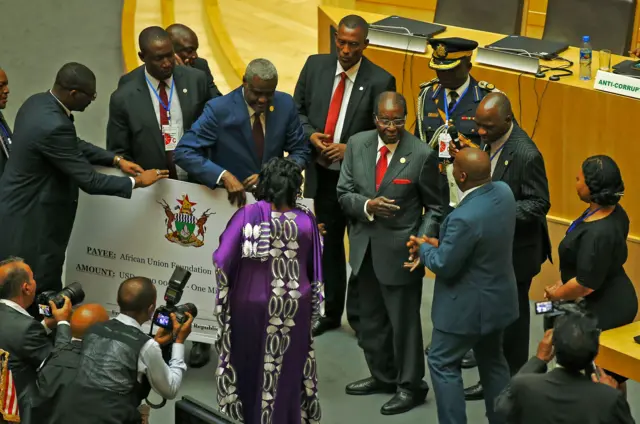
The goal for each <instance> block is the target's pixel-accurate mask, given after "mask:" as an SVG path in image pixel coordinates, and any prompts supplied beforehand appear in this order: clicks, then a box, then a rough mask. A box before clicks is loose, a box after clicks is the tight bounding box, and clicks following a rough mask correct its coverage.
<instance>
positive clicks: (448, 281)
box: [420, 182, 518, 335]
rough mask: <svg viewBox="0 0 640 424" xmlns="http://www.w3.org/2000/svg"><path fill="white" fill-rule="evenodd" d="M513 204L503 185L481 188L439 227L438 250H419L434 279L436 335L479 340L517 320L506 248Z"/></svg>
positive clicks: (512, 223) (428, 247) (425, 247)
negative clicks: (441, 332) (464, 336)
mask: <svg viewBox="0 0 640 424" xmlns="http://www.w3.org/2000/svg"><path fill="white" fill-rule="evenodd" d="M515 226H516V201H515V199H514V197H513V193H512V192H511V190H510V189H509V187H508V186H507V185H506V184H505V183H503V182H492V183H487V184H485V185H483V186H481V187H479V188H477V189H476V190H474V191H472V192H471V193H469V194H467V196H466V197H465V198H464V199H463V200H462V201H461V202H460V204H459V205H458V207H457V208H456V209H454V210H453V211H452V212H451V213H450V214H449V215H448V216H447V218H446V219H445V220H444V222H443V223H442V226H441V227H440V238H439V240H440V243H439V246H438V247H437V248H436V247H433V246H431V245H430V244H428V243H424V244H422V246H421V247H420V258H421V259H422V263H424V265H425V266H426V267H427V268H429V269H430V270H431V271H432V272H433V273H434V274H435V275H436V282H435V287H434V292H433V307H432V309H431V320H432V321H433V327H434V328H436V329H437V330H440V331H444V332H447V333H454V334H469V335H484V334H489V333H492V332H494V331H497V330H501V329H504V328H505V327H506V326H507V325H509V324H510V323H512V322H513V321H515V319H516V318H517V317H518V299H517V286H516V276H515V273H514V271H513V263H512V258H511V246H512V245H513V234H514V231H515Z"/></svg>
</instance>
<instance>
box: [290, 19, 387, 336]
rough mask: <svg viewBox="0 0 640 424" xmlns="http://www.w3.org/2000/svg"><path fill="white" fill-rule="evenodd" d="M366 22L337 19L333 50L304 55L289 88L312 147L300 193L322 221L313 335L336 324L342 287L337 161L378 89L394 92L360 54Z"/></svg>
mask: <svg viewBox="0 0 640 424" xmlns="http://www.w3.org/2000/svg"><path fill="white" fill-rule="evenodd" d="M368 31H369V26H368V24H367V22H366V21H365V20H364V19H362V18H361V17H360V16H356V15H349V16H346V17H344V18H342V20H341V21H340V23H339V25H338V31H337V33H336V36H335V44H336V51H337V57H336V55H334V54H317V55H313V56H309V58H308V59H307V62H306V63H305V65H304V68H302V72H301V73H300V77H299V78H298V83H297V84H296V89H295V93H294V99H295V100H296V104H297V106H298V113H299V114H300V120H301V121H302V127H303V128H304V132H305V137H306V138H307V139H308V140H309V142H310V143H311V145H312V146H313V148H312V153H313V156H312V161H311V163H310V164H309V166H308V167H307V169H306V171H305V186H304V195H305V197H308V198H313V199H314V205H315V212H316V215H317V217H318V222H322V223H324V224H325V227H326V230H327V235H326V236H325V238H324V251H323V253H322V270H323V275H324V284H325V317H324V318H321V319H320V320H319V321H316V322H315V323H314V324H313V333H314V335H316V336H318V335H320V334H322V333H324V332H325V331H327V330H331V329H334V328H338V327H340V323H341V321H342V313H343V311H344V304H345V294H346V292H347V265H346V259H345V258H346V256H345V248H344V231H345V228H346V225H347V219H346V217H345V216H344V213H343V212H342V209H341V208H340V204H339V203H338V198H337V196H336V185H337V184H338V178H339V176H340V163H341V162H342V160H343V158H344V152H345V150H346V148H347V140H349V138H351V136H352V135H354V134H357V133H359V132H362V131H367V130H373V129H375V123H374V121H373V119H372V116H373V109H374V107H375V102H376V101H377V99H378V96H379V95H380V93H382V92H384V91H395V90H396V80H395V78H394V77H393V76H392V75H391V74H389V73H388V72H387V71H385V70H384V69H382V68H380V67H379V66H377V65H375V64H374V63H372V62H371V61H370V60H369V59H367V58H366V57H364V56H363V55H362V53H363V52H364V50H365V49H366V48H367V46H368V45H369V40H368V39H367V34H368ZM355 286H356V285H355V280H354V279H353V278H352V279H351V280H350V281H349V296H348V302H347V317H348V319H349V323H350V324H351V326H352V327H354V329H355V328H356V327H357V322H358V313H357V291H356V287H355Z"/></svg>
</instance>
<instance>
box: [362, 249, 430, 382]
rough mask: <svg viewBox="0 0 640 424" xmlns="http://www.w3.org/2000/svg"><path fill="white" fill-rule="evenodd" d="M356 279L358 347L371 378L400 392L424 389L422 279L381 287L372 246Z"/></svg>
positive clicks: (382, 285)
mask: <svg viewBox="0 0 640 424" xmlns="http://www.w3.org/2000/svg"><path fill="white" fill-rule="evenodd" d="M389 266H391V265H389ZM357 279H358V289H359V295H360V298H359V301H360V303H359V306H360V324H359V331H358V344H359V345H360V347H361V348H362V350H364V356H365V358H366V360H367V365H368V366H369V371H370V372H371V375H372V376H373V377H375V378H376V379H377V380H379V381H382V382H384V383H390V384H396V385H397V386H398V388H399V389H400V390H405V391H417V390H424V389H425V387H424V385H425V383H424V382H423V381H422V378H423V377H424V372H425V369H424V353H423V352H422V349H423V345H422V323H421V321H420V303H421V301H422V280H420V281H417V282H415V283H410V284H406V285H401V286H389V285H384V284H381V283H380V281H378V278H377V277H376V275H375V271H374V269H373V262H372V259H371V246H369V248H368V249H367V253H366V254H365V256H364V259H363V261H362V265H361V266H360V271H359V272H358V275H357Z"/></svg>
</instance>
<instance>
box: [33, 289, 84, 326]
mask: <svg viewBox="0 0 640 424" xmlns="http://www.w3.org/2000/svg"><path fill="white" fill-rule="evenodd" d="M64 296H67V297H68V298H69V300H70V301H71V304H72V305H77V304H78V303H82V302H83V301H84V290H82V285H81V284H80V283H77V282H76V283H71V284H69V285H68V286H67V287H65V288H63V289H62V290H61V291H60V292H56V291H54V290H49V291H44V292H42V293H40V294H39V295H38V297H37V298H36V304H37V305H38V309H39V311H40V315H43V316H45V317H47V318H50V317H52V316H53V313H52V312H53V311H51V306H50V305H49V302H51V301H53V303H54V305H56V308H62V307H63V306H64Z"/></svg>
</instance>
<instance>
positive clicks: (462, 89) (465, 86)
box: [444, 77, 471, 107]
mask: <svg viewBox="0 0 640 424" xmlns="http://www.w3.org/2000/svg"><path fill="white" fill-rule="evenodd" d="M470 83H471V77H467V80H466V81H465V83H464V84H462V85H461V86H460V87H458V88H456V89H455V90H450V89H448V88H445V89H444V92H445V94H446V95H447V107H451V92H452V91H455V92H456V93H457V94H458V99H457V100H456V102H458V101H460V99H461V98H462V95H463V94H464V92H465V91H466V90H467V89H468V88H469V84H470Z"/></svg>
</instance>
